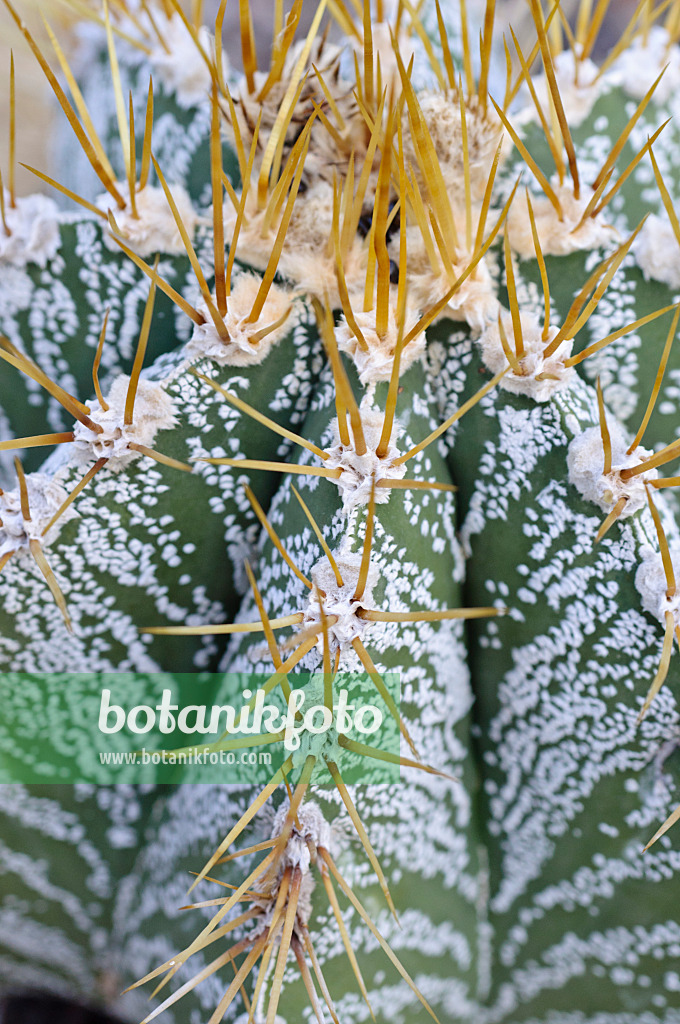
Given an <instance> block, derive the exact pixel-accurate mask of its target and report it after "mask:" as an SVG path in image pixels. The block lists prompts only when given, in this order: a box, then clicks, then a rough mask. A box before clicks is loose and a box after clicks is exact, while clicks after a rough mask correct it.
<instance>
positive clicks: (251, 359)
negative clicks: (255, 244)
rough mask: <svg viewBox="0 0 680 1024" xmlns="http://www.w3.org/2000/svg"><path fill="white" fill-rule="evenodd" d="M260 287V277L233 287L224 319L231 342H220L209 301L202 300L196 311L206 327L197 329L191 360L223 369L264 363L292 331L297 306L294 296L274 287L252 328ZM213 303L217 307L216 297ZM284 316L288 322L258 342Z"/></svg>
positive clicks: (190, 349)
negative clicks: (250, 318)
mask: <svg viewBox="0 0 680 1024" xmlns="http://www.w3.org/2000/svg"><path fill="white" fill-rule="evenodd" d="M260 283H261V279H260V278H259V277H258V276H257V274H241V276H240V277H239V278H237V280H236V282H235V284H234V285H233V287H232V291H231V294H230V295H229V296H228V298H227V313H226V316H225V317H224V324H225V327H226V328H227V331H228V333H229V341H223V340H222V338H220V336H219V334H218V333H217V328H216V327H215V324H214V323H213V320H212V317H211V316H210V313H209V312H208V306H207V304H206V303H205V301H204V300H200V301H199V302H198V303H197V306H196V308H197V310H198V312H199V313H201V315H202V316H204V317H205V323H202V324H196V325H195V326H194V330H193V334H192V335H191V338H190V340H189V342H188V343H187V348H186V351H187V355H188V356H189V357H191V358H194V357H199V358H203V357H207V358H208V359H213V360H214V361H215V362H216V363H218V364H219V365H220V366H255V365H257V364H258V363H261V362H262V360H263V359H264V358H265V356H267V355H268V354H269V352H270V350H271V348H272V346H273V345H275V344H276V343H277V342H278V341H280V340H281V338H283V337H284V336H285V335H286V334H287V333H288V332H289V331H290V330H291V328H292V326H293V324H294V318H293V316H290V315H289V316H286V314H287V313H289V311H290V310H291V307H292V304H293V302H292V296H291V294H290V292H287V291H285V290H284V289H283V288H279V287H277V286H276V285H275V284H273V285H272V286H271V288H270V289H269V293H268V295H267V298H266V299H265V303H264V306H263V307H262V312H261V313H260V315H259V317H258V318H257V320H256V321H255V322H254V323H252V324H251V323H247V322H246V319H247V317H248V316H249V315H250V311H251V310H252V308H253V303H254V302H255V297H256V295H257V292H258V289H259V287H260ZM213 301H214V302H215V303H216V300H215V297H214V296H213ZM284 316H285V317H286V318H285V320H284V321H283V323H280V324H279V326H278V327H275V328H274V329H273V330H272V331H270V332H269V334H266V335H265V336H264V338H260V339H259V340H258V339H256V338H255V339H254V337H253V336H254V335H257V334H258V333H259V332H260V331H264V330H267V328H270V327H272V326H273V325H274V324H276V323H277V321H279V320H281V319H282V318H283V317H284Z"/></svg>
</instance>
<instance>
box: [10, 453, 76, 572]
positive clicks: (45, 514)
mask: <svg viewBox="0 0 680 1024" xmlns="http://www.w3.org/2000/svg"><path fill="white" fill-rule="evenodd" d="M26 490H27V492H28V510H29V512H30V515H31V518H30V520H29V521H28V522H27V521H26V520H25V519H24V517H23V515H22V512H21V498H20V494H19V489H18V488H17V489H16V490H13V491H5V492H4V493H2V494H0V519H2V526H0V558H2V556H3V555H6V554H7V553H8V552H10V551H17V552H21V551H25V550H28V547H29V542H30V541H32V540H37V541H39V542H40V545H41V547H46V546H47V545H49V544H51V543H53V542H54V541H55V540H56V539H57V537H58V536H59V531H60V530H61V527H62V526H63V525H64V523H67V522H68V521H69V519H73V517H74V516H76V515H77V514H78V513H77V512H76V510H75V509H74V508H73V506H72V505H70V506H69V507H68V508H67V509H66V511H65V512H64V513H63V514H62V515H61V516H60V517H59V519H58V520H57V522H56V523H55V524H54V526H53V527H51V529H50V530H48V531H47V533H46V534H45V536H44V537H43V530H44V529H45V527H46V526H47V524H48V523H49V521H50V520H51V519H52V516H53V515H54V514H55V512H58V511H59V509H60V508H61V506H62V505H63V503H64V502H65V501H66V499H67V497H68V491H66V490H64V488H63V487H62V486H61V485H60V484H59V483H57V482H56V481H55V479H54V477H51V476H47V475H46V474H45V473H28V474H27V476H26Z"/></svg>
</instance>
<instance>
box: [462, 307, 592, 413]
mask: <svg viewBox="0 0 680 1024" xmlns="http://www.w3.org/2000/svg"><path fill="white" fill-rule="evenodd" d="M501 317H502V323H503V329H504V331H505V336H506V338H507V340H508V346H509V348H510V351H511V352H514V351H515V334H514V331H513V326H512V316H511V315H510V313H509V312H508V311H507V310H503V312H502V314H501ZM519 320H520V324H521V327H522V341H523V343H524V356H523V357H522V359H521V360H520V367H521V369H522V370H523V373H522V374H518V373H515V371H514V370H511V371H509V372H508V373H506V375H505V377H503V378H502V379H501V381H500V387H502V388H505V390H506V391H511V392H512V394H514V395H528V396H529V398H533V399H534V400H535V401H536V402H547V401H549V399H550V398H552V396H553V395H554V394H555V392H556V391H564V389H565V388H568V387H569V386H570V384H571V380H572V377H573V376H574V372H575V371H574V368H573V366H565V365H564V360H565V359H568V358H569V356H570V355H571V350H572V348H573V344H574V343H573V341H567V340H566V339H565V340H564V341H561V342H560V344H559V346H558V348H557V349H556V350H555V352H553V354H552V355H550V356H546V355H545V350H546V348H547V346H548V345H549V344H550V342H551V341H552V340H553V339H554V338H555V337H556V336H557V334H558V333H559V331H558V329H557V327H554V326H551V327H550V328H549V329H548V336H547V338H545V339H544V338H543V324H542V323H541V321H540V320H539V318H538V317H537V316H536V314H535V313H520V315H519ZM479 343H480V345H481V347H482V358H483V360H484V364H485V366H486V367H487V368H488V369H489V370H490V371H491V373H493V374H496V373H500V372H501V371H502V370H504V369H505V367H506V366H507V365H508V359H507V356H506V354H505V352H504V351H503V344H502V342H501V333H500V330H499V327H498V320H497V319H496V320H494V321H492V322H491V323H490V324H489V325H488V326H487V327H486V329H485V330H484V331H483V333H482V335H481V337H480V339H479ZM542 374H548V375H549V376H547V377H545V378H542V379H537V378H541V377H542Z"/></svg>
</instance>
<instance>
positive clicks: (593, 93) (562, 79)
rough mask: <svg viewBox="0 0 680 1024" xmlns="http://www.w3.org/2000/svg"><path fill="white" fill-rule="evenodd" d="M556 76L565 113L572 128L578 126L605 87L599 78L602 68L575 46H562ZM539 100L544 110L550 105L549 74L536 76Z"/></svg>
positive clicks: (556, 65)
mask: <svg viewBox="0 0 680 1024" xmlns="http://www.w3.org/2000/svg"><path fill="white" fill-rule="evenodd" d="M553 66H554V68H555V78H556V79H557V85H558V88H559V90H560V99H561V100H562V106H563V107H564V113H565V116H566V118H567V121H568V122H569V125H570V126H571V127H572V128H577V127H578V126H579V125H580V124H581V123H582V122H583V121H584V120H585V119H586V117H587V116H588V114H589V113H590V111H591V110H592V108H593V104H594V103H595V100H596V99H597V97H598V96H599V95H600V92H601V91H602V85H603V81H602V79H601V78H598V74H599V68H598V66H597V64H594V63H593V61H592V60H590V59H589V58H586V59H585V60H577V59H576V56H575V55H574V52H573V50H562V52H561V53H558V54H557V55H556V56H555V57H553ZM533 84H534V88H535V90H536V95H537V97H538V101H539V103H540V104H541V107H542V108H543V110H546V111H547V110H549V109H550V99H549V95H550V91H549V89H548V84H547V81H546V77H545V75H538V76H537V77H536V78H534V79H533Z"/></svg>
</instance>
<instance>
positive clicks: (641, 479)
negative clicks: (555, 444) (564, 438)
mask: <svg viewBox="0 0 680 1024" xmlns="http://www.w3.org/2000/svg"><path fill="white" fill-rule="evenodd" d="M607 426H608V428H609V436H610V440H611V448H612V468H611V472H609V473H607V474H605V473H604V448H603V446H602V436H601V434H600V428H599V427H590V428H589V429H588V430H584V431H583V433H582V434H578V435H577V436H576V437H575V438H574V439H573V441H572V442H571V444H570V445H569V451H568V453H567V466H568V467H569V483H571V484H573V485H574V487H576V489H577V490H578V491H580V492H581V494H582V495H583V497H584V498H586V500H587V501H594V502H595V504H596V505H598V506H599V507H600V508H601V509H602V511H603V512H611V510H612V509H613V508H614V506H615V505H616V503H617V502H618V501H620V499H621V498H625V499H626V504H625V505H624V507H623V511H622V512H621V513H620V517H621V518H622V519H625V518H626V517H627V516H632V515H634V513H635V512H639V511H640V509H643V508H646V507H647V491H646V489H645V481H646V480H647V481H649V480H656V478H657V477H658V475H659V474H658V472H657V471H656V470H655V469H650V470H647V471H646V472H645V473H638V474H637V476H633V477H631V478H630V479H629V480H622V479H621V470H623V469H632V468H633V467H634V466H638V465H639V464H640V463H641V462H642V461H643V460H644V459H647V458H649V456H650V455H651V454H652V453H651V452H649V451H647V450H646V449H645V448H635V449H634V450H633V452H632V453H631V454H630V455H628V454H627V449H628V445H627V443H626V439H625V437H624V436H623V434H622V432H621V430H620V428H619V427H617V426H616V423H615V421H613V420H612V419H611V417H610V418H609V420H608V421H607Z"/></svg>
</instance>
